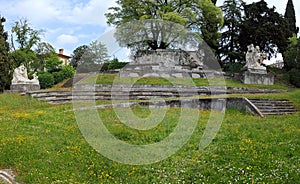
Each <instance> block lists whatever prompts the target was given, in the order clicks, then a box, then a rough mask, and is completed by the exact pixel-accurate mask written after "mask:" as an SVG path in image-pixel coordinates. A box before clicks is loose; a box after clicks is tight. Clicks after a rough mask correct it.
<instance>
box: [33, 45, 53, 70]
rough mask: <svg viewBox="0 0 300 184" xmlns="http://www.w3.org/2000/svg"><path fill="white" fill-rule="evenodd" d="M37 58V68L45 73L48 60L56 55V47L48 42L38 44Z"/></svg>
mask: <svg viewBox="0 0 300 184" xmlns="http://www.w3.org/2000/svg"><path fill="white" fill-rule="evenodd" d="M35 53H36V56H37V58H38V62H37V65H36V66H35V68H37V70H38V71H44V67H45V65H46V60H47V59H48V58H51V57H52V54H53V53H55V49H54V47H53V46H52V45H51V44H49V43H46V42H41V43H38V45H37V48H36V49H35Z"/></svg>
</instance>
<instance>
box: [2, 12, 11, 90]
mask: <svg viewBox="0 0 300 184" xmlns="http://www.w3.org/2000/svg"><path fill="white" fill-rule="evenodd" d="M5 21H6V20H5V18H4V17H1V16H0V51H1V52H0V93H1V92H3V91H4V90H5V89H7V88H8V87H9V85H10V81H11V73H10V71H11V69H12V68H11V62H10V60H9V58H8V51H9V46H8V43H7V33H6V32H5V31H4V27H3V23H4V22H5Z"/></svg>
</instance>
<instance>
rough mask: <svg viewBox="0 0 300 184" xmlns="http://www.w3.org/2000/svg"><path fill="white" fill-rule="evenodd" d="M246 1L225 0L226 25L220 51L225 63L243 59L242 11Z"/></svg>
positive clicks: (223, 7)
mask: <svg viewBox="0 0 300 184" xmlns="http://www.w3.org/2000/svg"><path fill="white" fill-rule="evenodd" d="M244 5H245V3H244V2H243V1H242V0H225V1H224V4H223V6H222V7H221V8H222V11H223V13H224V27H223V30H224V31H223V32H222V36H221V39H220V47H219V50H218V53H219V54H220V59H221V60H222V63H223V64H227V63H235V62H238V61H241V60H242V59H243V58H242V57H244V56H243V54H242V53H241V47H240V43H239V34H240V32H241V30H240V27H241V24H242V12H243V10H244V8H243V6H244Z"/></svg>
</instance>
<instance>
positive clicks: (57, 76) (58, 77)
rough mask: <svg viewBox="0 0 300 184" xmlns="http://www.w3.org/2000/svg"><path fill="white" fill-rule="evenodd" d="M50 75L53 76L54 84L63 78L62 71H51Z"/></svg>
mask: <svg viewBox="0 0 300 184" xmlns="http://www.w3.org/2000/svg"><path fill="white" fill-rule="evenodd" d="M52 75H53V77H54V84H57V83H59V82H61V81H63V80H64V79H65V78H64V74H63V72H62V71H59V72H53V73H52Z"/></svg>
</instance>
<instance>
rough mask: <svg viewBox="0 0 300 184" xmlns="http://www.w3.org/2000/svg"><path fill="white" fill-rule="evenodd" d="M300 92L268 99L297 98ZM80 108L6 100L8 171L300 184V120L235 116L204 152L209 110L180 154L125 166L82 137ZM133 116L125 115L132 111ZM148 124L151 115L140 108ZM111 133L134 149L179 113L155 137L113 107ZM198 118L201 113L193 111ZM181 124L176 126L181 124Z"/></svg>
mask: <svg viewBox="0 0 300 184" xmlns="http://www.w3.org/2000/svg"><path fill="white" fill-rule="evenodd" d="M299 96H300V90H295V91H292V92H289V93H282V94H271V95H269V96H267V95H266V97H274V98H287V99H290V100H291V101H292V102H293V103H294V104H295V105H296V106H297V107H298V109H299V107H300V99H299ZM71 109H72V105H71V104H69V105H49V104H47V103H44V102H40V101H37V100H35V99H31V98H29V97H22V96H19V95H14V94H3V95H0V132H1V134H0V169H4V168H12V169H13V170H14V172H15V173H16V174H17V180H18V181H19V182H20V183H30V184H35V183H36V184H40V183H44V184H47V183H53V184H56V183H66V184H67V183H183V182H185V183H297V182H298V181H300V116H299V115H300V114H299V112H298V113H296V114H292V115H284V116H268V117H265V118H260V117H258V116H253V115H250V114H248V113H246V112H240V111H237V110H235V109H228V110H227V111H226V115H225V118H224V121H223V123H222V125H221V128H220V130H219V132H218V134H217V136H216V137H215V139H214V140H213V142H212V143H211V144H210V145H209V146H208V147H207V148H206V149H205V150H203V151H199V148H198V146H199V142H200V139H201V136H202V134H203V131H204V129H205V126H206V123H207V120H208V118H209V115H210V112H209V111H199V112H198V113H199V114H200V116H201V118H200V119H199V121H198V124H197V127H196V129H195V131H194V133H193V135H192V137H191V139H190V140H189V141H188V142H187V144H185V145H184V146H183V147H182V148H181V149H180V150H179V151H178V152H176V154H174V155H173V156H171V157H169V158H167V159H166V160H163V161H160V162H158V163H153V164H149V165H140V166H139V165H137V166H132V165H125V164H121V163H118V162H114V161H111V160H109V159H107V158H105V157H103V156H102V155H101V154H99V153H98V152H97V151H95V150H94V149H93V148H92V147H91V146H89V144H87V142H86V141H85V139H84V137H83V136H82V134H81V133H80V130H79V128H78V125H77V123H76V119H75V116H74V112H72V111H70V110H71ZM128 110H130V109H128V108H127V109H124V111H128ZM133 111H134V113H135V114H136V115H137V116H140V117H147V115H148V114H149V109H147V108H145V107H138V106H137V107H134V108H133ZM98 112H99V115H100V117H101V118H102V120H103V121H104V123H105V125H106V126H107V127H108V129H109V130H110V132H111V133H113V134H114V135H115V136H116V137H117V138H119V139H121V140H124V141H126V142H128V143H132V144H133V143H134V144H147V143H153V142H157V141H160V140H162V139H163V138H165V137H167V136H168V134H170V132H172V130H173V129H174V127H175V126H176V122H177V121H176V118H178V114H179V112H180V109H179V108H171V109H169V110H168V112H167V116H166V118H165V119H164V121H163V122H162V123H160V124H159V125H158V126H157V127H155V128H153V129H152V130H147V131H137V130H132V129H130V128H128V127H125V126H124V125H123V124H122V123H120V121H119V120H118V118H117V117H116V115H115V113H114V110H113V109H111V108H107V109H101V110H99V111H98ZM191 113H194V110H191ZM174 118H175V119H174Z"/></svg>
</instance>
